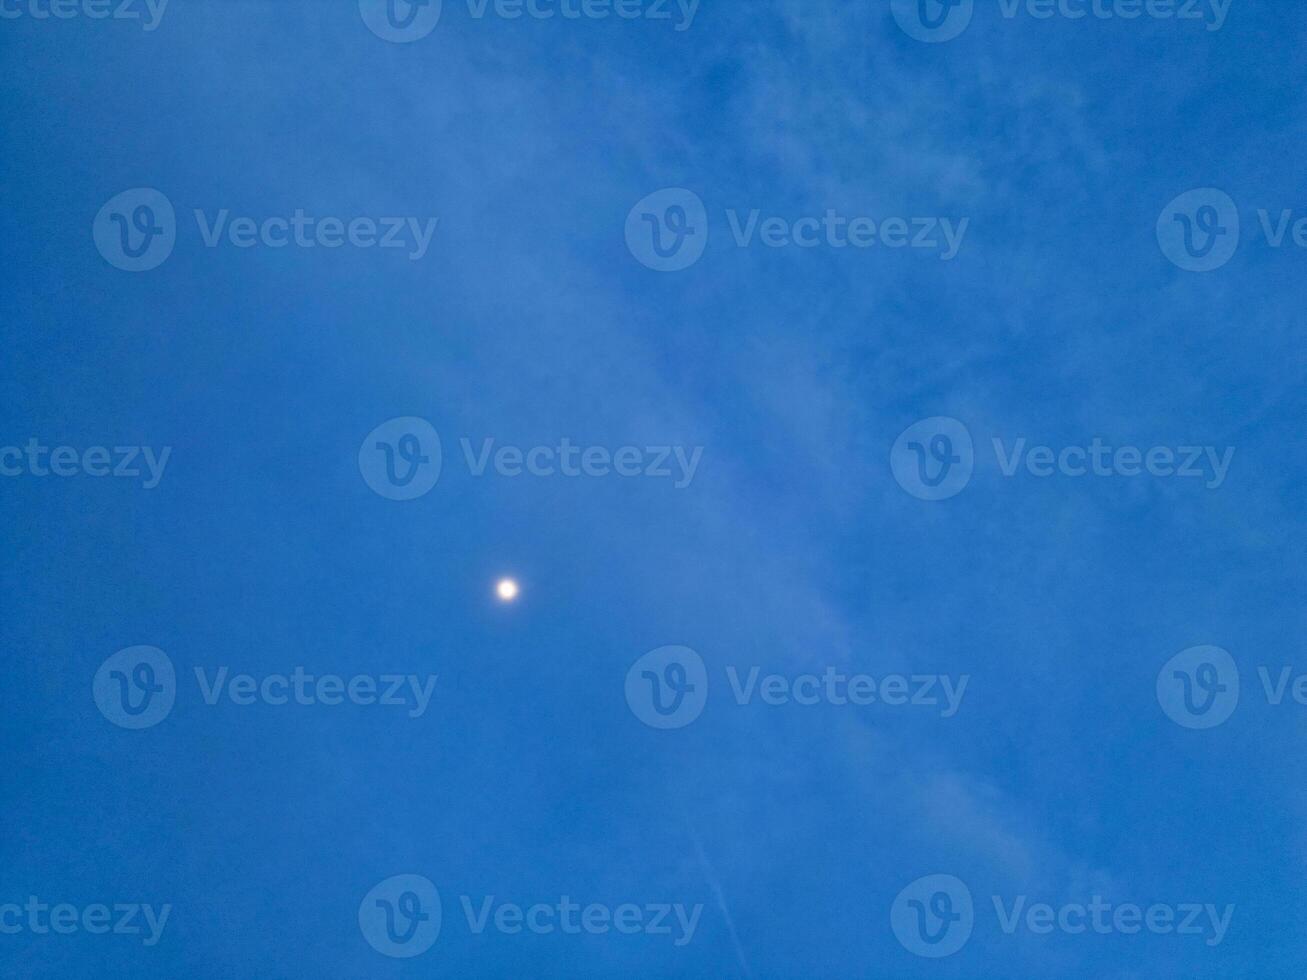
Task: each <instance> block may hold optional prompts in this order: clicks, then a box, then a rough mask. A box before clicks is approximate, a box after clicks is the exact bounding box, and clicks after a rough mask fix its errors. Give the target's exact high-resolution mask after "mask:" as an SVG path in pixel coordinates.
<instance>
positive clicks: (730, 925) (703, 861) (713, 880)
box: [681, 807, 753, 980]
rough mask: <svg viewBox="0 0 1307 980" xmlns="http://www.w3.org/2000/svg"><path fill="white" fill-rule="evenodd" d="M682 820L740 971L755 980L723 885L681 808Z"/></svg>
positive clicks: (749, 978)
mask: <svg viewBox="0 0 1307 980" xmlns="http://www.w3.org/2000/svg"><path fill="white" fill-rule="evenodd" d="M681 820H682V821H683V822H684V823H685V829H686V830H687V831H689V833H690V840H692V841H694V853H695V854H696V855H697V856H698V858H699V867H700V868H702V869H703V876H704V877H705V878H706V879H708V885H709V887H710V888H712V890H713V895H715V896H716V897H717V907H718V908H720V909H721V910H722V918H724V919H725V920H726V928H727V929H728V930H730V933H731V943H732V945H734V946H735V958H736V959H737V960H739V962H740V969H741V970H742V971H743V972H744V976H745V977H746V978H747V980H753V971H752V970H750V969H749V961H748V959H746V958H745V955H744V947H743V946H741V945H740V937H739V935H738V934H737V933H736V931H735V920H734V919H732V918H731V910H730V909H728V908H727V907H726V896H725V895H723V894H722V886H721V883H720V882H718V880H717V875H716V874H715V873H714V872H713V869H712V865H711V864H709V863H708V855H707V854H705V853H704V850H703V842H702V841H701V840H699V835H698V834H697V833H695V830H694V825H693V824H691V823H690V818H689V816H688V815H687V814H686V812H685V808H684V807H681Z"/></svg>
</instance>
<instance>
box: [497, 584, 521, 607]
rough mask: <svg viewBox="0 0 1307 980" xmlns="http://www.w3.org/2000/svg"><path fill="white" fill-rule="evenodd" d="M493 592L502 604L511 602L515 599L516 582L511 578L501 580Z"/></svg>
mask: <svg viewBox="0 0 1307 980" xmlns="http://www.w3.org/2000/svg"><path fill="white" fill-rule="evenodd" d="M495 592H496V593H497V594H498V595H499V598H501V599H502V600H504V602H512V601H513V600H514V599H516V598H517V592H518V589H517V582H515V581H514V580H513V579H511V578H501V579H500V580H499V584H498V585H496V586H495Z"/></svg>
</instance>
